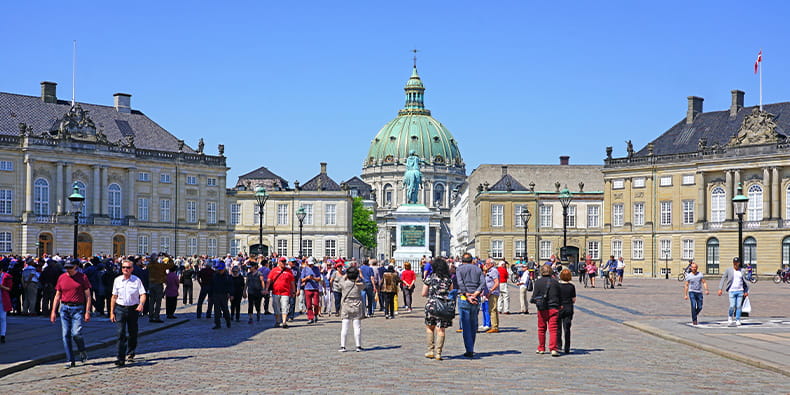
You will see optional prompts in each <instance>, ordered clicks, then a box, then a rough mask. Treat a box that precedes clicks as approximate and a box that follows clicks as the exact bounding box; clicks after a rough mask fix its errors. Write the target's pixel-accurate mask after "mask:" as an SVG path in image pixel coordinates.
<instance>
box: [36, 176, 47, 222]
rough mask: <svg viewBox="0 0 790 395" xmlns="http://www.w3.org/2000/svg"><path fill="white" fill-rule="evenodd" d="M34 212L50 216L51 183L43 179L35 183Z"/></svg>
mask: <svg viewBox="0 0 790 395" xmlns="http://www.w3.org/2000/svg"><path fill="white" fill-rule="evenodd" d="M33 212H34V213H35V214H36V215H49V182H48V181H47V180H45V179H43V178H39V179H37V180H36V181H35V182H33Z"/></svg>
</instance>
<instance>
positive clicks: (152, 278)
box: [148, 255, 176, 324]
mask: <svg viewBox="0 0 790 395" xmlns="http://www.w3.org/2000/svg"><path fill="white" fill-rule="evenodd" d="M175 266H176V265H175V264H174V263H173V262H172V261H171V260H170V258H169V257H167V256H163V255H160V256H151V259H150V260H149V262H148V283H149V284H150V289H149V292H150V293H151V300H150V302H149V303H148V304H149V307H150V308H151V310H150V311H149V312H148V322H155V323H160V324H161V323H163V322H164V321H162V319H161V318H160V317H159V313H160V311H161V310H162V298H164V296H165V279H166V277H167V271H168V270H173V268H175Z"/></svg>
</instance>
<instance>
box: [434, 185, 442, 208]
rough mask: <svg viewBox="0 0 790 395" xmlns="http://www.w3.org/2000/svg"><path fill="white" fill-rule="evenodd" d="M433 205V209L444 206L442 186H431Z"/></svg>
mask: <svg viewBox="0 0 790 395" xmlns="http://www.w3.org/2000/svg"><path fill="white" fill-rule="evenodd" d="M433 205H434V206H435V207H443V206H444V184H436V185H434V186H433Z"/></svg>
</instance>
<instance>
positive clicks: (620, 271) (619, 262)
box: [616, 257, 625, 287]
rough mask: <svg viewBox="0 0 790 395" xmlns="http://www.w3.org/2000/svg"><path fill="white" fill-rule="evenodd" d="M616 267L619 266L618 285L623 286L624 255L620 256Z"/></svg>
mask: <svg viewBox="0 0 790 395" xmlns="http://www.w3.org/2000/svg"><path fill="white" fill-rule="evenodd" d="M616 268H617V286H618V287H622V286H623V272H624V271H625V261H624V260H623V257H620V258H619V259H617V266H616Z"/></svg>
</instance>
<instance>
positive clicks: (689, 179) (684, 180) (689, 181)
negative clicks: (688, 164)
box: [680, 174, 696, 185]
mask: <svg viewBox="0 0 790 395" xmlns="http://www.w3.org/2000/svg"><path fill="white" fill-rule="evenodd" d="M680 183H681V185H694V184H695V183H696V182H695V180H694V175H693V174H684V175H683V176H682V177H681V181H680Z"/></svg>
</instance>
